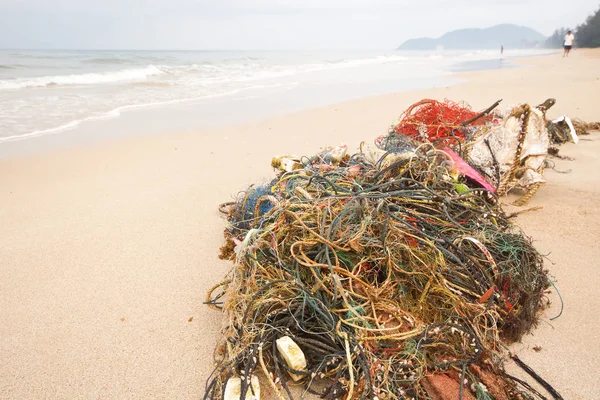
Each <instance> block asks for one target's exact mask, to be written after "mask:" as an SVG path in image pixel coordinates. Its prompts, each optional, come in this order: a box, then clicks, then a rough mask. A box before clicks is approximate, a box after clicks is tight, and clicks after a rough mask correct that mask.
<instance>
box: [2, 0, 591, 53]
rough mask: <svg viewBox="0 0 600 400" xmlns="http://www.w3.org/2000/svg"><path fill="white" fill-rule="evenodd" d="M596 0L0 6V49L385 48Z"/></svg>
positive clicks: (557, 18)
mask: <svg viewBox="0 0 600 400" xmlns="http://www.w3.org/2000/svg"><path fill="white" fill-rule="evenodd" d="M597 6H598V2H597V0H581V1H571V2H569V3H565V2H564V1H558V0H545V1H544V0H525V1H517V0H508V1H490V0H454V1H447V0H422V1H406V0H289V1H283V0H281V1H276V0H220V1H219V0H196V1H194V0H104V1H102V2H98V1H92V0H53V1H47V0H46V1H43V0H0V47H2V48H101V49H122V48H128V49H131V48H144V49H353V48H357V49H392V48H394V47H396V46H397V45H398V44H400V43H401V42H402V41H404V40H405V39H408V38H411V37H420V36H433V37H435V36H439V35H441V34H443V33H444V32H446V31H448V30H452V29H458V28H463V27H486V26H490V25H494V24H498V23H505V22H507V23H516V24H520V25H525V26H529V27H532V28H534V29H537V30H539V31H541V32H542V33H544V34H550V33H551V32H552V31H553V30H554V29H555V28H557V27H559V26H568V27H573V26H575V25H576V24H577V23H579V22H582V21H583V20H584V19H585V17H586V16H587V15H589V14H590V13H591V12H593V11H594V10H595V9H596V8H597Z"/></svg>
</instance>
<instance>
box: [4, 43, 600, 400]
mask: <svg viewBox="0 0 600 400" xmlns="http://www.w3.org/2000/svg"><path fill="white" fill-rule="evenodd" d="M599 54H600V52H598V51H591V50H576V51H574V52H572V53H571V57H569V58H568V59H563V58H562V57H561V56H560V55H552V56H547V57H539V58H534V59H522V60H520V62H521V63H523V64H524V65H526V67H524V68H519V69H506V70H496V71H482V72H476V73H468V74H465V75H462V76H461V77H462V78H464V82H463V83H460V84H457V85H455V86H451V87H440V88H435V89H430V90H424V91H417V92H407V93H399V94H393V95H385V96H378V97H372V98H364V99H360V100H356V101H350V102H346V103H341V104H336V105H332V106H328V107H323V108H319V109H313V110H308V111H302V112H297V113H294V114H290V115H285V116H279V117H273V118H270V119H267V120H263V121H260V122H255V123H250V124H245V125H243V126H229V127H224V128H220V129H213V130H210V131H204V132H197V133H185V134H170V135H159V136H146V137H136V138H129V139H119V140H110V141H106V142H102V143H95V144H93V145H88V146H78V147H71V148H63V149H58V150H57V149H54V150H52V151H46V152H39V153H37V154H29V155H21V156H18V155H14V156H12V157H8V158H5V159H3V160H0V198H1V199H2V200H1V202H0V222H1V226H2V229H1V230H0V245H1V246H0V321H2V323H0V360H1V363H0V398H2V399H79V398H86V399H87V398H89V399H138V398H140V399H141V398H144V399H150V398H152V399H192V398H195V399H197V398H200V397H202V394H203V392H204V384H205V380H206V378H207V377H208V375H209V373H210V371H211V369H212V366H213V363H212V354H213V349H214V346H215V343H216V341H217V340H218V338H219V329H220V326H221V322H222V318H223V315H222V314H220V313H218V312H215V311H212V310H210V309H208V308H207V307H206V306H205V305H203V301H204V298H205V293H206V291H207V289H208V288H210V287H211V286H212V285H214V284H215V283H217V282H219V281H220V280H221V279H222V278H223V276H224V275H225V273H226V272H227V271H228V270H229V269H230V267H231V265H230V263H228V262H224V261H220V260H218V258H217V255H218V249H219V247H220V245H221V244H222V238H223V237H222V230H223V227H224V220H223V219H222V218H221V217H220V215H219V212H218V210H217V206H218V204H219V203H222V202H226V201H229V200H231V199H232V196H234V195H235V194H236V193H237V192H238V191H239V190H242V189H244V188H245V187H246V186H247V185H248V184H250V183H253V182H257V181H258V182H260V181H263V180H264V181H266V180H267V179H269V178H271V177H272V176H273V172H272V170H271V167H270V160H271V157H272V156H273V155H275V154H282V153H289V152H293V153H297V154H314V153H315V152H317V151H318V150H319V148H321V147H324V146H328V145H337V144H339V143H340V142H345V143H348V145H349V147H350V149H355V148H356V147H357V146H358V144H359V143H360V141H362V140H366V141H371V140H372V139H374V138H375V137H377V136H379V135H381V134H384V133H386V132H387V129H388V127H389V126H390V125H391V124H392V123H394V122H395V121H396V119H397V117H398V116H399V115H400V113H401V112H402V111H403V110H404V109H406V108H407V107H408V106H409V105H410V104H412V103H413V102H414V101H417V100H420V99H422V98H424V97H433V98H437V99H443V98H449V99H452V100H466V101H468V102H469V103H470V104H471V105H472V107H473V108H474V109H483V108H485V107H487V106H488V105H490V104H492V103H493V102H494V101H495V100H498V99H501V98H502V99H504V101H503V105H504V106H507V105H515V104H517V103H521V102H529V103H531V104H538V103H541V102H542V101H544V100H545V99H546V98H548V97H554V98H556V99H557V103H556V105H555V106H554V108H552V109H551V110H550V112H549V116H550V117H554V116H559V115H563V114H564V115H569V116H571V117H579V118H582V119H584V120H588V121H590V120H600V108H598V106H599V103H598V97H597V93H600V57H599ZM599 152H600V134H592V135H589V136H585V137H582V141H581V142H580V144H578V145H573V144H568V145H565V146H563V147H562V148H561V153H562V154H564V155H568V156H572V157H575V161H562V160H556V161H555V162H556V169H557V170H567V169H570V170H572V172H571V173H569V174H561V173H558V172H556V171H553V170H551V169H549V170H547V171H546V174H545V175H546V177H547V179H548V183H547V184H546V185H545V186H544V187H542V188H541V189H540V190H539V192H538V194H537V195H536V196H535V197H534V198H533V200H532V201H531V202H530V204H529V206H538V205H539V206H543V209H542V210H539V211H534V212H529V213H525V214H522V215H520V216H519V217H518V218H517V223H518V224H519V225H520V226H521V227H522V228H523V229H524V231H525V232H526V233H527V234H528V235H530V236H532V237H533V238H534V240H535V245H536V246H537V248H538V249H539V250H540V251H541V252H542V253H544V254H547V255H548V257H547V263H546V265H547V268H548V269H549V270H550V272H551V275H552V276H553V277H554V278H555V280H556V285H557V287H558V288H559V289H560V293H561V294H562V297H563V299H564V301H565V305H564V311H563V313H562V316H561V317H560V318H558V319H556V320H554V321H550V320H549V317H553V316H555V315H557V314H558V312H559V310H560V302H559V301H558V297H557V296H556V295H555V294H554V293H553V294H551V295H550V296H549V297H550V299H551V300H552V306H551V308H550V309H549V310H548V311H547V313H546V315H545V317H544V318H543V319H542V321H541V323H540V325H539V327H538V329H537V330H536V331H535V332H534V334H533V335H530V336H527V337H525V338H524V340H523V343H521V344H517V345H516V346H514V349H515V351H516V352H517V354H518V355H519V356H520V357H521V359H522V360H523V361H525V362H526V363H528V364H529V365H530V366H532V367H533V368H534V369H535V370H536V371H537V372H538V373H539V374H540V375H541V376H542V377H544V378H545V379H546V380H547V381H548V382H550V383H551V384H552V385H553V386H554V387H555V388H556V389H558V390H559V392H561V393H562V394H563V396H564V398H565V399H592V398H600V385H599V384H598V382H597V379H598V371H600V340H599V333H598V328H597V322H598V310H600V296H598V293H599V292H600V289H599V287H600V278H599V276H600V274H599V273H598V272H597V267H598V265H599V263H598V259H599V258H600V247H599V246H597V243H598V242H599V240H600V225H599V223H600V211H599V209H598V202H599V201H600V175H599V174H598V171H599V169H600V160H599V157H598V154H599ZM510 200H511V198H505V199H504V202H505V203H507V204H508V203H509V202H510ZM534 346H540V347H541V351H539V352H537V351H534V349H533V347H534Z"/></svg>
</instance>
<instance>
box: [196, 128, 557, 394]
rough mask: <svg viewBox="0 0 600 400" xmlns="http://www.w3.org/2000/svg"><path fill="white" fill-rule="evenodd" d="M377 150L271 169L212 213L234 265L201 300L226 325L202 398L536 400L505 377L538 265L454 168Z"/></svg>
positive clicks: (412, 145) (451, 159) (419, 155)
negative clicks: (219, 220) (222, 226)
mask: <svg viewBox="0 0 600 400" xmlns="http://www.w3.org/2000/svg"><path fill="white" fill-rule="evenodd" d="M401 137H402V138H401ZM378 144H379V147H369V146H366V145H364V146H362V147H361V149H360V151H359V152H357V153H356V154H353V155H350V154H346V148H345V147H338V148H334V149H327V150H324V151H323V152H321V153H319V154H317V155H315V156H312V157H303V158H295V157H276V158H275V159H274V160H273V163H272V165H273V166H275V167H276V168H277V169H278V173H277V176H276V177H275V179H273V180H272V181H271V182H270V183H268V184H266V185H257V186H251V187H250V188H249V189H248V190H247V191H246V192H245V193H243V194H242V195H240V196H239V198H238V200H237V201H235V202H233V203H228V204H224V205H222V206H221V210H222V211H223V212H225V213H226V214H227V215H228V220H229V224H228V227H227V229H226V230H225V244H224V245H223V247H222V248H221V258H224V259H230V260H232V261H233V263H234V266H233V269H232V270H231V271H230V273H229V274H228V276H227V277H226V280H224V281H223V282H221V283H219V284H217V285H215V286H214V287H213V288H212V289H211V290H210V292H209V293H208V295H207V300H206V303H207V304H208V305H209V306H211V307H212V308H215V309H219V310H222V311H223V312H224V313H225V316H226V319H225V324H224V328H223V341H222V343H221V344H220V345H219V346H218V348H217V351H216V353H215V354H216V362H217V364H216V368H215V370H214V371H213V373H212V375H211V376H210V378H209V380H208V382H207V386H206V392H205V396H204V397H205V398H206V399H221V398H226V399H230V398H236V399H238V398H239V399H244V398H246V399H258V398H260V397H261V394H260V393H261V391H262V397H265V398H290V399H292V398H298V397H301V396H302V395H304V394H306V393H307V392H308V393H313V394H316V395H318V396H321V397H323V398H327V399H411V398H412V399H458V398H462V399H475V398H477V399H496V400H502V399H517V398H518V399H529V398H543V396H542V395H541V394H540V393H538V392H536V390H535V389H533V388H532V387H531V386H529V385H528V384H527V383H526V382H523V381H521V380H519V379H517V378H515V377H512V376H510V375H509V374H507V373H506V372H505V370H504V368H503V360H504V359H505V357H506V345H507V344H509V343H511V342H514V341H517V340H519V339H520V338H521V337H522V335H523V334H525V333H526V332H529V331H530V330H531V329H532V327H534V326H535V325H536V322H537V318H538V314H539V312H540V310H541V309H542V308H544V306H545V305H546V301H545V297H544V292H545V290H546V289H547V288H548V285H549V280H548V276H547V271H545V270H544V268H543V262H542V257H541V256H540V254H539V253H538V252H537V251H536V250H535V249H534V247H533V246H532V244H531V241H530V240H529V239H528V238H527V237H526V236H524V234H523V233H522V232H521V231H519V230H518V229H517V228H515V227H514V226H513V225H512V224H511V223H510V221H509V219H508V217H507V215H506V214H505V213H504V212H503V210H502V209H501V208H500V206H499V205H498V202H497V197H496V195H495V194H494V193H492V192H491V191H489V190H486V189H482V188H481V187H480V185H479V184H477V182H475V181H473V180H472V179H469V178H468V177H467V176H466V175H465V174H464V173H463V172H461V171H463V170H464V168H463V167H464V166H461V165H460V163H459V162H457V158H456V156H455V155H453V154H451V153H450V152H449V151H445V150H443V149H440V148H438V147H436V146H434V145H433V144H431V143H420V142H417V141H414V140H412V139H411V138H409V137H408V136H405V135H397V137H395V138H394V140H393V141H391V140H385V141H381V140H379V141H378ZM450 151H451V150H450ZM259 378H260V384H259Z"/></svg>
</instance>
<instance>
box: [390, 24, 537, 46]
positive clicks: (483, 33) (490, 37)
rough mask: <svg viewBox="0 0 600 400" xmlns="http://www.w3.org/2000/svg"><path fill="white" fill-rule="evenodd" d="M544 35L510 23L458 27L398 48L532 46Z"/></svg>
mask: <svg viewBox="0 0 600 400" xmlns="http://www.w3.org/2000/svg"><path fill="white" fill-rule="evenodd" d="M545 40H546V37H545V36H544V35H542V34H541V33H539V32H537V31H535V30H533V29H531V28H527V27H525V26H518V25H512V24H502V25H494V26H492V27H490V28H485V29H478V28H474V29H459V30H456V31H451V32H448V33H446V34H445V35H443V36H441V37H439V38H437V39H432V38H419V39H410V40H407V41H406V42H404V43H402V45H400V47H398V50H434V49H436V48H439V47H442V48H443V49H445V50H451V49H496V48H499V47H500V46H504V47H506V48H513V49H514V48H532V47H537V46H540V45H541V44H542V43H543V42H544V41H545Z"/></svg>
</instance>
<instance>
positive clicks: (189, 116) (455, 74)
mask: <svg viewBox="0 0 600 400" xmlns="http://www.w3.org/2000/svg"><path fill="white" fill-rule="evenodd" d="M551 55H552V54H543V55H536V56H516V55H515V56H511V57H507V58H498V59H495V58H494V59H481V60H474V61H473V60H468V61H457V62H454V63H452V64H449V65H447V66H445V67H443V68H442V69H441V70H440V71H441V74H440V75H439V76H432V77H429V78H418V79H416V80H415V81H414V82H404V83H403V84H402V85H401V86H403V88H401V89H400V90H394V89H393V88H394V85H396V86H397V85H398V84H397V83H396V84H394V83H391V82H390V84H389V86H390V87H391V89H388V88H387V87H382V86H381V82H380V83H378V84H376V85H374V86H373V87H372V88H363V89H360V91H361V93H363V94H358V95H357V94H356V93H350V92H348V91H347V90H346V89H344V86H347V85H337V88H336V87H331V88H330V90H325V88H321V92H324V91H325V92H332V93H336V92H339V94H337V95H334V96H329V97H328V98H327V97H326V98H325V99H319V100H317V98H316V97H315V95H314V94H312V93H310V90H309V89H310V85H309V87H302V88H300V87H296V86H297V83H295V84H291V83H289V82H288V83H279V84H276V85H268V87H271V89H270V90H272V91H273V92H272V93H266V94H265V93H263V94H256V95H255V94H253V93H254V92H255V91H256V90H257V88H242V89H236V90H234V91H233V92H227V93H223V94H217V95H207V96H202V97H200V98H191V99H177V100H170V101H165V102H158V103H149V104H140V105H126V106H121V107H118V108H116V109H113V110H111V111H109V112H107V113H106V114H104V115H100V116H93V117H86V118H84V119H82V120H77V121H71V122H68V123H66V124H64V125H61V126H58V127H54V128H49V129H44V130H41V131H36V132H31V133H27V134H23V135H14V136H8V137H3V138H0V158H2V157H6V156H12V155H17V156H18V155H20V154H25V153H28V152H29V153H30V152H31V149H35V152H40V151H45V150H52V149H56V148H64V147H73V146H74V145H75V146H81V145H89V144H96V143H102V142H103V141H105V140H109V141H110V140H114V139H115V138H122V137H132V136H145V135H157V134H158V135H161V134H171V133H174V132H175V133H177V132H190V131H196V132H197V131H207V130H212V129H218V128H227V127H232V126H234V125H243V124H248V123H255V122H259V121H263V120H268V119H270V118H275V117H281V116H284V115H287V114H292V113H297V112H303V111H309V110H312V109H315V108H322V107H327V106H332V105H336V104H340V103H346V102H351V101H357V100H361V99H366V98H376V97H379V96H389V95H394V94H398V93H407V92H413V91H419V90H430V89H436V88H441V87H448V86H453V85H456V84H459V83H461V82H463V81H464V80H465V79H468V74H469V73H473V72H491V71H496V70H501V69H515V68H525V67H526V65H524V64H522V62H521V61H522V60H528V59H535V58H537V57H548V56H551ZM260 87H262V86H260ZM281 87H284V88H286V89H285V91H283V92H278V91H279V90H280V89H276V88H281ZM355 90H356V89H355ZM344 92H346V93H344ZM369 92H371V93H369ZM240 93H247V96H246V95H244V96H242V97H237V96H239V95H240ZM259 105H260V106H259ZM227 108H230V109H231V111H232V112H231V113H230V114H229V118H231V117H232V116H233V118H232V119H231V121H229V120H228V121H227V122H225V123H224V122H223V120H224V119H225V118H223V115H221V114H223V110H224V109H227ZM246 109H251V111H246ZM266 109H270V110H271V111H267V112H265V110H266ZM214 114H217V117H215V116H214ZM157 115H158V116H157ZM147 119H152V120H153V123H147V122H146V120H147ZM173 120H176V121H185V122H183V123H179V122H178V123H173V122H170V123H165V122H164V121H173ZM199 121H201V122H199ZM107 132H108V133H107Z"/></svg>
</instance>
